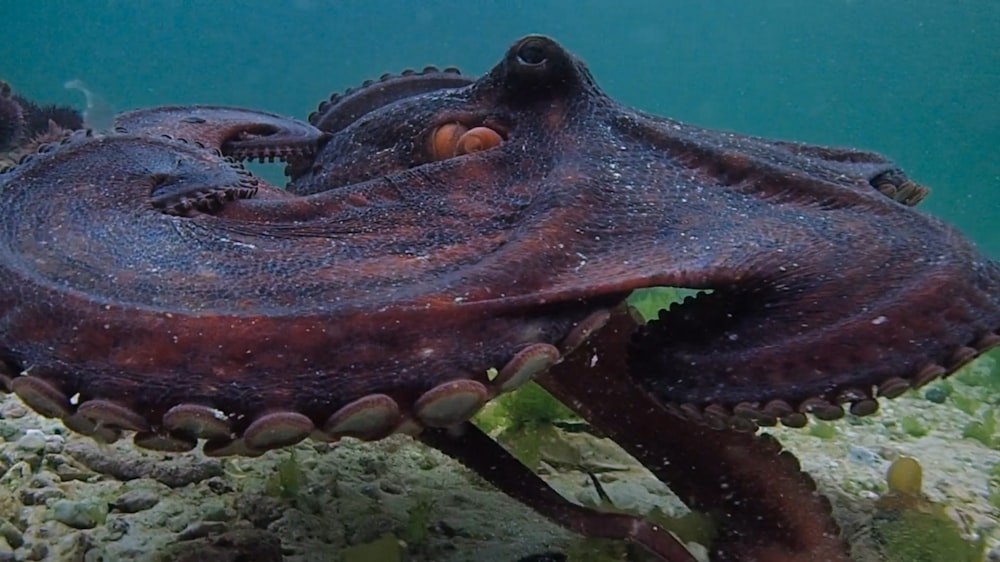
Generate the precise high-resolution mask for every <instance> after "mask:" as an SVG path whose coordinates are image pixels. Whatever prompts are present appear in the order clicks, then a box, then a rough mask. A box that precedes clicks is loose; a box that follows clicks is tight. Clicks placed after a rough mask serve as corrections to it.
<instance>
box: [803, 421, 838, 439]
mask: <svg viewBox="0 0 1000 562" xmlns="http://www.w3.org/2000/svg"><path fill="white" fill-rule="evenodd" d="M809 435H812V436H813V437H818V438H820V439H833V438H834V437H836V436H837V427H836V426H834V425H833V424H832V423H829V422H825V421H823V420H817V419H814V420H812V421H811V422H810V423H809Z"/></svg>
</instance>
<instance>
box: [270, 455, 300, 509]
mask: <svg viewBox="0 0 1000 562" xmlns="http://www.w3.org/2000/svg"><path fill="white" fill-rule="evenodd" d="M304 484H305V473H304V472H302V467H301V466H299V463H298V461H297V460H296V459H295V451H290V452H289V454H288V456H287V457H285V458H283V459H281V460H280V461H278V464H277V465H276V466H275V471H274V474H272V475H271V476H270V477H269V478H268V479H267V482H265V483H264V493H265V494H267V495H269V496H275V497H277V496H280V497H283V498H294V497H296V496H298V495H299V492H301V491H302V487H303V485H304Z"/></svg>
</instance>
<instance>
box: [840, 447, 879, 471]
mask: <svg viewBox="0 0 1000 562" xmlns="http://www.w3.org/2000/svg"><path fill="white" fill-rule="evenodd" d="M847 458H848V460H850V461H851V462H853V463H857V464H860V465H863V466H868V467H872V468H875V467H877V466H879V464H880V462H881V459H880V458H879V456H878V453H876V452H875V451H872V450H871V449H868V448H866V447H860V446H857V445H854V446H852V447H851V448H850V450H848V452H847Z"/></svg>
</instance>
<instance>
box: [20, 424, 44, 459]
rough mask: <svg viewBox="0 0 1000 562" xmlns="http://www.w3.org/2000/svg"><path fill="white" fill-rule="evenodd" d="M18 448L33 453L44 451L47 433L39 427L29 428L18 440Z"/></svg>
mask: <svg viewBox="0 0 1000 562" xmlns="http://www.w3.org/2000/svg"><path fill="white" fill-rule="evenodd" d="M17 448H18V449H20V450H22V451H29V452H32V453H40V452H42V451H44V450H45V434H44V433H42V432H41V431H38V430H37V429H29V430H27V431H25V432H24V436H23V437H21V438H20V439H18V440H17Z"/></svg>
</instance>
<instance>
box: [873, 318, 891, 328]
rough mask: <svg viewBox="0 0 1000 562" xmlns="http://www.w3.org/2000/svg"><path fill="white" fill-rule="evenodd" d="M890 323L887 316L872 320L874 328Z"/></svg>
mask: <svg viewBox="0 0 1000 562" xmlns="http://www.w3.org/2000/svg"><path fill="white" fill-rule="evenodd" d="M888 321H889V319H888V318H886V317H885V316H879V317H878V318H875V319H873V320H872V325H873V326H878V325H881V324H885V323H886V322H888Z"/></svg>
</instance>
